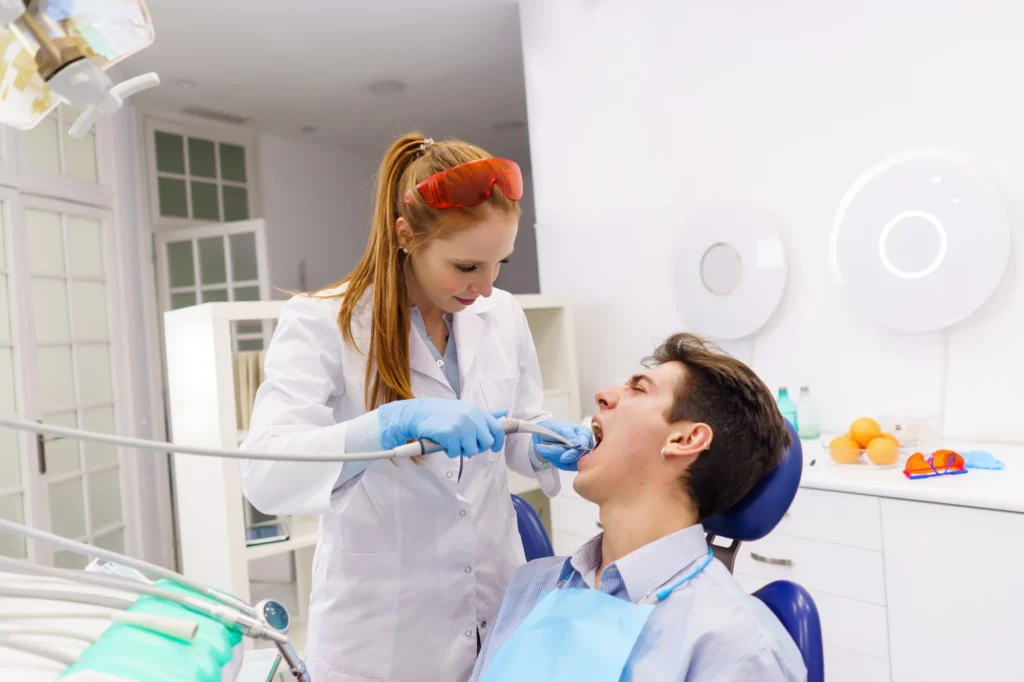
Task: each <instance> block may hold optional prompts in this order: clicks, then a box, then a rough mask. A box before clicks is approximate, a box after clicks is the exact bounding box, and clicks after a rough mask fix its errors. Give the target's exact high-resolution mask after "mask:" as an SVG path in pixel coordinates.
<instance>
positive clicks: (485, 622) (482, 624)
mask: <svg viewBox="0 0 1024 682" xmlns="http://www.w3.org/2000/svg"><path fill="white" fill-rule="evenodd" d="M485 627H487V621H486V620H485V621H484V622H482V623H480V629H481V630H483V629H484V628H485Z"/></svg>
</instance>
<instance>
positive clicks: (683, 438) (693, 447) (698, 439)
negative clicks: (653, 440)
mask: <svg viewBox="0 0 1024 682" xmlns="http://www.w3.org/2000/svg"><path fill="white" fill-rule="evenodd" d="M713 437H714V432H713V431H712V430H711V427H710V426H708V425H707V424H705V423H703V422H699V423H696V424H686V425H684V426H682V427H680V428H679V429H675V430H673V431H672V432H671V434H669V437H668V441H666V443H665V447H663V448H662V449H661V458H662V459H668V458H669V457H685V458H687V459H690V460H693V459H696V458H697V457H698V456H699V455H700V453H702V452H704V451H705V450H710V449H711V440H712V438H713Z"/></svg>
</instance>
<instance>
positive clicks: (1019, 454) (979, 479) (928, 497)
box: [800, 439, 1024, 514]
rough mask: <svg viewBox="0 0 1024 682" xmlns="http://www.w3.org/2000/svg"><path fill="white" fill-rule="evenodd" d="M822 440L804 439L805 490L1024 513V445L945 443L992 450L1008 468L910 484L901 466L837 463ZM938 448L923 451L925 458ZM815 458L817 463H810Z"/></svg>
mask: <svg viewBox="0 0 1024 682" xmlns="http://www.w3.org/2000/svg"><path fill="white" fill-rule="evenodd" d="M823 442H827V441H826V440H825V439H820V440H802V441H801V445H802V446H803V455H804V471H803V476H802V478H801V480H800V486H801V487H803V488H816V489H819V490H834V491H837V492H844V493H855V494H859V495H875V496H877V497H895V498H899V499H905V500H917V501H920V502H934V503H937V504H952V505H957V506H961V507H978V508H981V509H994V510H999V511H1009V512H1017V513H1021V514H1024V445H995V444H985V443H955V442H951V443H943V444H942V445H941V446H937V447H944V448H948V449H950V450H955V451H958V452H966V451H968V450H987V451H988V452H991V453H992V455H993V456H995V457H996V458H997V459H999V460H1001V461H1002V462H1003V463H1004V464H1006V468H1005V469H1002V470H1000V471H986V470H982V469H968V470H967V473H966V474H961V475H958V476H939V477H934V478H923V479H916V480H910V479H908V478H907V477H906V476H904V475H903V466H902V464H901V465H900V466H898V467H894V468H891V469H882V468H875V467H870V466H868V465H866V464H864V465H842V464H836V463H834V462H833V461H832V460H831V459H829V457H828V454H827V453H826V452H825V450H824V447H823V445H822V443H823ZM937 447H932V448H919V449H920V450H921V451H922V452H923V454H924V455H925V456H928V455H930V454H931V453H932V452H933V451H934V450H935V449H937ZM812 460H814V461H815V464H814V465H813V466H811V465H810V462H811V461H812Z"/></svg>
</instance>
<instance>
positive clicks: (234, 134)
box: [143, 114, 262, 233]
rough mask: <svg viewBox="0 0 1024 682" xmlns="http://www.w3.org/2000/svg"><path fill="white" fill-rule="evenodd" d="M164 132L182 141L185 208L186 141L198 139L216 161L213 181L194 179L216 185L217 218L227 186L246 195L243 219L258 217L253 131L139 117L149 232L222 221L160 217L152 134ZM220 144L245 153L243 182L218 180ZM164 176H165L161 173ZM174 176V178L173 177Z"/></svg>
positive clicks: (188, 179)
mask: <svg viewBox="0 0 1024 682" xmlns="http://www.w3.org/2000/svg"><path fill="white" fill-rule="evenodd" d="M157 132H164V133H170V134H173V135H180V136H181V137H182V138H183V144H184V155H185V173H184V174H183V175H181V176H180V177H181V179H183V180H184V182H185V203H186V206H187V207H188V209H189V212H191V210H192V186H191V181H192V180H193V177H192V174H191V172H190V169H189V158H188V138H190V137H193V138H199V139H204V140H210V141H211V142H213V143H214V145H215V150H216V151H215V154H216V156H215V158H216V159H217V178H198V177H197V178H195V179H196V180H199V181H202V182H212V183H216V185H217V192H218V198H217V201H218V206H219V213H220V215H221V216H223V215H224V202H223V194H222V192H221V187H222V186H223V185H225V184H227V185H229V186H237V187H242V186H244V187H245V188H246V192H247V196H246V199H247V204H248V213H249V217H248V218H246V220H253V219H255V218H259V217H260V215H261V213H262V211H261V210H260V207H261V205H262V204H261V197H260V189H259V184H260V183H259V174H258V165H257V164H258V162H257V158H256V134H255V132H250V131H242V130H239V129H235V128H229V127H225V126H218V125H208V124H201V123H192V122H184V121H176V120H173V119H171V118H170V117H167V116H162V115H152V114H145V115H143V135H144V137H145V139H144V147H143V148H144V150H145V169H146V188H147V189H146V192H147V197H148V204H149V224H150V226H151V227H152V229H153V232H154V233H155V232H161V231H163V230H168V229H181V228H184V227H192V226H195V225H209V224H216V223H222V222H225V221H224V220H205V219H199V220H197V219H195V218H189V217H184V218H182V217H170V216H164V215H161V214H160V194H159V184H158V181H159V178H160V175H161V173H162V171H158V170H157V166H156V133H157ZM220 143H226V144H232V145H236V146H238V147H241V148H242V149H243V150H244V152H245V174H246V181H245V182H244V183H236V182H231V181H228V182H227V183H225V182H224V181H223V180H221V178H220V162H219V159H220ZM164 175H166V173H164ZM175 177H178V176H177V174H175ZM231 222H244V221H231Z"/></svg>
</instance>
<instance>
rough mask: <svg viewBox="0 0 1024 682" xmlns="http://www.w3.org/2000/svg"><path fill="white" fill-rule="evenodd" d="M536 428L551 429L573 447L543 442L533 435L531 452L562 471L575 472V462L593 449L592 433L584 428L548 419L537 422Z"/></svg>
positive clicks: (542, 438)
mask: <svg viewBox="0 0 1024 682" xmlns="http://www.w3.org/2000/svg"><path fill="white" fill-rule="evenodd" d="M538 426H543V427H544V428H546V429H551V430H552V431H554V432H555V433H557V434H558V435H559V436H562V437H563V438H566V439H568V440H569V441H571V442H572V443H573V445H574V446H575V447H572V448H570V447H566V446H565V445H563V444H561V443H551V442H548V441H545V440H544V437H543V436H541V435H539V434H534V435H533V451H534V452H536V453H537V456H538V457H540V458H541V459H543V460H544V461H546V462H549V463H550V464H551V465H552V466H554V467H556V468H558V469H561V470H562V471H576V462H578V461H579V459H580V457H582V456H583V455H585V454H587V453H588V452H589V451H591V450H593V449H594V433H593V432H592V431H591V430H590V429H589V428H587V427H585V426H580V425H579V424H576V423H575V422H571V421H565V420H562V419H548V420H547V421H542V422H538Z"/></svg>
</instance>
